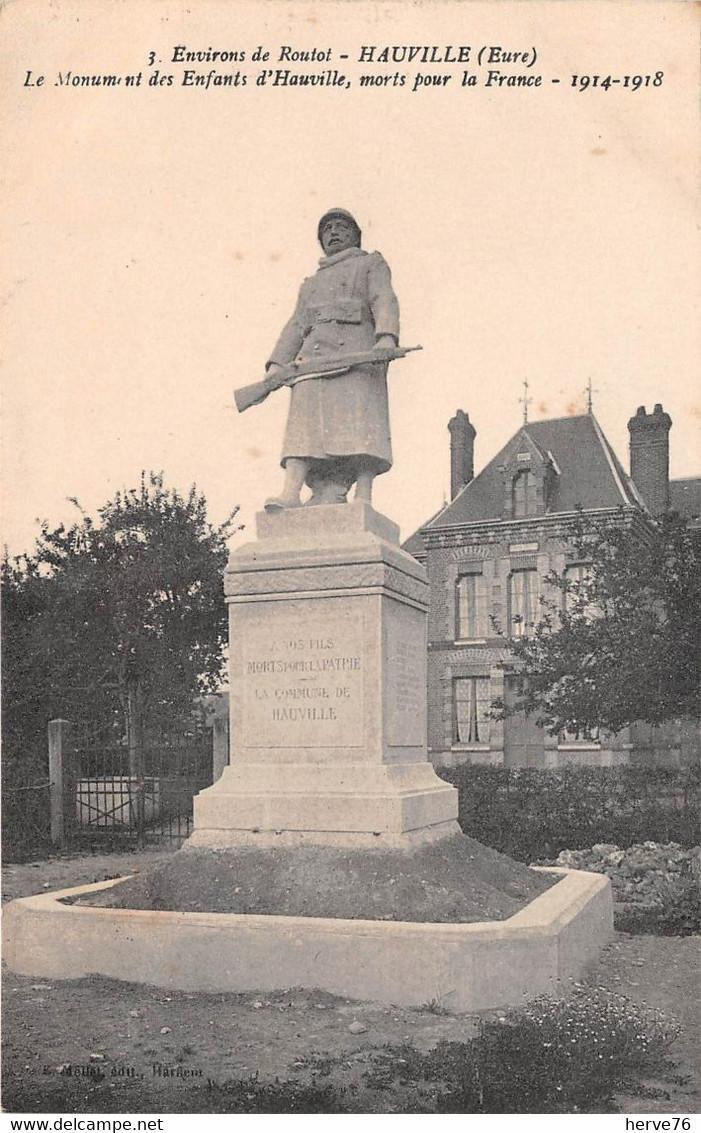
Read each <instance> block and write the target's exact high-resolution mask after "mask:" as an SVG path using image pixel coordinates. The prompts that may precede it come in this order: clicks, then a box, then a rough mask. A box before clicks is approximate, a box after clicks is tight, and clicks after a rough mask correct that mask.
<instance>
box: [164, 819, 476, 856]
mask: <svg viewBox="0 0 701 1133" xmlns="http://www.w3.org/2000/svg"><path fill="white" fill-rule="evenodd" d="M461 833H462V831H461V830H460V826H459V824H458V823H457V822H456V821H455V820H454V819H453V820H452V821H451V822H439V823H438V824H437V825H436V826H423V827H421V828H420V829H419V830H409V831H407V832H406V833H404V834H392V833H387V832H385V833H377V834H368V833H367V832H362V831H360V832H357V833H352V832H350V831H344V830H341V831H329V830H257V831H256V830H235V829H232V828H231V827H228V828H226V829H221V830H217V829H209V830H196V831H195V832H194V834H192V835H191V836H190V837H189V838H188V840H187V841H186V842H184V843H183V846H182V849H183V850H189V849H193V850H202V849H207V850H235V849H239V848H240V847H242V846H256V847H267V848H284V847H287V848H289V849H294V848H296V847H298V846H333V847H334V848H335V849H337V850H407V851H408V850H416V849H418V848H419V846H427V845H430V844H431V843H433V842H440V841H442V840H443V839H444V838H454V837H455V836H456V834H461Z"/></svg>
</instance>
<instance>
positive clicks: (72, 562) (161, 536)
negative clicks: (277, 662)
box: [2, 472, 240, 756]
mask: <svg viewBox="0 0 701 1133" xmlns="http://www.w3.org/2000/svg"><path fill="white" fill-rule="evenodd" d="M73 502H74V503H75V504H76V507H78V509H79V511H80V518H79V519H78V520H77V521H76V522H75V523H74V524H72V525H71V526H65V525H61V526H59V527H56V528H54V529H50V528H49V525H48V524H47V523H43V524H42V527H41V533H40V535H39V538H38V539H37V544H36V548H35V550H34V553H33V554H31V555H21V556H18V557H16V558H14V559H9V558H8V556H7V555H6V556H5V559H4V561H3V564H2V586H3V597H4V639H5V674H6V680H5V689H4V699H5V710H4V724H5V742H6V743H9V749H10V753H11V754H12V753H16V754H17V755H18V756H19V755H21V752H22V748H24V750H25V752H26V751H27V750H34V751H35V752H36V751H37V750H41V749H42V748H43V747H44V745H45V742H46V740H45V735H46V731H45V729H46V722H47V720H48V719H49V718H51V716H59V715H60V716H69V717H70V718H72V719H90V720H91V721H93V722H95V721H99V722H100V723H102V724H103V725H105V726H107V725H108V724H114V726H115V728H116V729H117V730H121V732H122V734H123V733H124V732H126V733H127V735H128V736H129V739H130V748H131V747H132V746H133V745H134V744H135V743H137V742H138V741H139V737H140V733H141V731H142V730H143V729H144V728H146V729H148V730H151V731H153V730H154V729H157V728H158V727H159V724H161V723H162V722H163V721H164V720H166V719H169V720H172V719H173V718H183V716H184V715H187V713H190V712H192V708H193V702H194V700H195V698H196V697H197V696H198V695H201V694H203V693H206V692H211V691H213V690H214V689H215V688H216V685H217V682H218V680H219V678H220V676H221V671H222V667H223V660H224V647H225V643H226V608H225V603H224V600H223V595H222V575H223V571H224V566H225V564H226V559H227V546H226V541H227V539H228V538H229V537H230V536H231V535H232V534H233V533H234V531H236V530H239V529H240V528H238V527H236V526H235V525H234V520H235V517H236V514H237V510H238V509H234V511H233V512H232V513H231V514H230V515H229V516H228V517H227V519H226V520H225V521H224V523H223V524H221V525H220V526H219V527H213V526H212V525H211V524H210V523H209V522H208V520H207V515H206V500H205V498H204V496H202V495H201V494H200V493H199V492H198V491H197V488H196V487H195V485H193V486H192V487H191V489H190V491H189V494H188V495H187V496H181V495H180V494H179V493H178V492H177V491H176V490H175V489H172V488H166V487H165V486H164V483H163V477H162V475H159V474H156V473H153V472H151V473H142V477H141V484H140V487H139V488H138V489H131V490H129V491H123V492H117V494H116V495H115V496H114V498H113V499H111V500H110V501H108V503H106V504H105V505H104V506H103V507H102V508H100V509H99V511H98V515H97V518H96V519H93V518H91V517H90V516H89V515H87V514H86V513H85V511H84V510H83V509H82V508H81V507H80V504H78V502H77V501H76V500H74V501H73ZM38 745H40V746H38Z"/></svg>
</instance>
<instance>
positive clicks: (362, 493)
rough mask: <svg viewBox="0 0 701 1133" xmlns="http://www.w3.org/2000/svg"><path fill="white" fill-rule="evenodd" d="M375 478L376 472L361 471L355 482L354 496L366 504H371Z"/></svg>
mask: <svg viewBox="0 0 701 1133" xmlns="http://www.w3.org/2000/svg"><path fill="white" fill-rule="evenodd" d="M374 479H375V473H374V472H359V473H358V479H357V480H356V482H355V495H354V497H353V498H354V499H356V500H360V501H362V503H364V504H371V503H372V482H373V480H374Z"/></svg>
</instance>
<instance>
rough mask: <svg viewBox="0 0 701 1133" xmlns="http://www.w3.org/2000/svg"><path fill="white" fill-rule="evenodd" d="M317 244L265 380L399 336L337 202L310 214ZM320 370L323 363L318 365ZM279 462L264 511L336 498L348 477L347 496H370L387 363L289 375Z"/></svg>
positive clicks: (384, 460)
mask: <svg viewBox="0 0 701 1133" xmlns="http://www.w3.org/2000/svg"><path fill="white" fill-rule="evenodd" d="M317 235H318V238H319V242H320V243H321V246H322V248H323V250H324V256H323V258H322V259H321V260H320V263H319V268H318V271H317V272H316V274H315V275H313V276H311V277H310V278H308V279H305V281H304V283H303V284H302V286H301V288H300V292H299V298H298V300H297V307H296V309H295V312H294V314H293V316H292V318H291V319H290V321H289V322H288V323H287V325H286V326H285V328H284V329H283V331H282V334H281V335H280V338H279V339H278V341H277V343H276V345H275V349H274V350H273V352H272V354H271V355H270V358H269V360H268V362H267V365H266V372H267V373H266V382H270V384H271V388H274V387H275V384H276V377H275V375H276V372H277V371H279V370H280V367H281V366H284V365H286V364H289V363H290V362H293V361H294V362H309V361H313V360H314V358H315V357H319V358H320V359H323V358H324V357H326V358H328V357H330V356H335V357H341V356H343V355H344V354H352V353H357V352H361V351H364V350H369V349H372V348H375V347H377V348H378V349H384V348H387V347H396V346H398V343H399V305H398V303H397V298H396V296H395V294H394V291H393V290H392V282H391V276H390V270H389V267H388V266H387V264H386V262H385V261H384V259H383V258H382V256H381V255H380V253H379V252H371V253H368V252H364V251H363V250H362V249H361V247H360V242H361V232H360V228H359V226H358V224H357V223H356V221H355V219H354V218H353V217H352V216H351V214H350V213H349V212H346V211H345V209H331V210H330V211H329V212H327V213H325V214H324V215H323V216H322V218H321V220H320V221H319V226H318V231H317ZM320 371H321V372H323V365H321V364H320ZM281 463H282V466H283V468H284V469H285V481H284V485H283V489H282V493H281V495H280V496H277V497H274V498H273V499H269V500H268V501H267V502H266V505H265V506H266V509H267V510H269V511H274V510H277V509H279V508H293V507H299V506H300V491H301V489H302V487H303V485H304V484H305V483H306V484H307V485H308V486H309V487H310V488H311V490H312V495H311V498H310V499H309V500H308V501H307V503H308V504H326V503H344V502H345V500H346V495H347V493H348V490H349V489H350V487H351V485H352V484H353V483H355V485H356V490H355V499H359V500H364V501H365V502H366V503H370V501H371V496H372V483H373V480H374V478H375V476H377V475H378V474H379V473H380V472H387V470H388V469H389V468H390V467H391V464H392V450H391V443H390V431H389V408H388V400H387V364H386V363H381V364H378V363H370V364H363V365H355V366H351V367H350V368H348V369H347V370H346V371H345V372H344V373H342V374H340V375H337V376H328V377H323V376H320V377H312V378H305V379H304V380H301V379H298V380H296V381H295V382H294V384H293V385H292V390H291V400H290V412H289V417H288V421H287V429H286V432H285V438H284V442H283V451H282V459H281Z"/></svg>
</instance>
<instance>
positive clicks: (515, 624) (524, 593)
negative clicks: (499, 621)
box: [509, 569, 538, 637]
mask: <svg viewBox="0 0 701 1133" xmlns="http://www.w3.org/2000/svg"><path fill="white" fill-rule="evenodd" d="M537 582H538V572H537V571H536V570H533V569H528V570H515V571H514V572H513V574H512V575H511V577H510V579H509V620H510V624H511V636H512V637H523V636H524V635H526V634H527V633H528V631H529V628H530V623H531V622H533V621H535V615H536V603H537V601H538V594H537V589H538V587H537ZM515 618H516V619H518V620H517V621H514V619H515Z"/></svg>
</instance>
